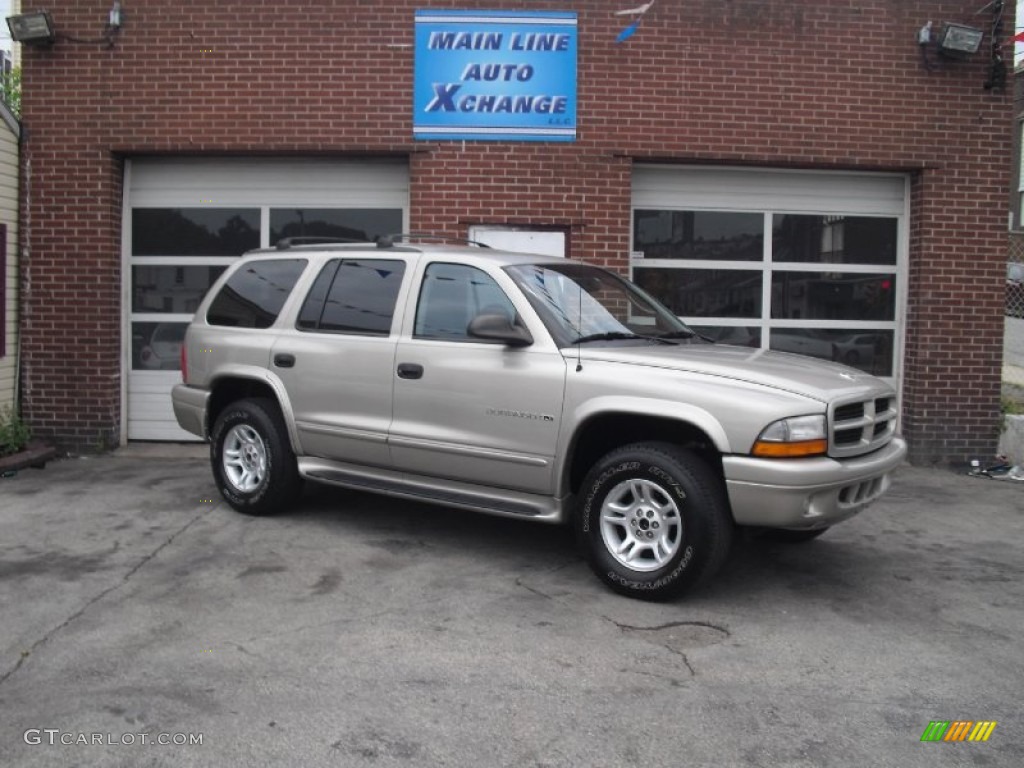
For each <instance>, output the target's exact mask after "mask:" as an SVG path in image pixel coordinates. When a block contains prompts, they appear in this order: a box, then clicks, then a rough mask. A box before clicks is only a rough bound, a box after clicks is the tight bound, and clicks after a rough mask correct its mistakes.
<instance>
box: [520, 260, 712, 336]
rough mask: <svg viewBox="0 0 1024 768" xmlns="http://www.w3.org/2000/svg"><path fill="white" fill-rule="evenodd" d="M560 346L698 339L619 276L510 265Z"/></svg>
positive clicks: (570, 267)
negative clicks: (627, 341) (637, 340)
mask: <svg viewBox="0 0 1024 768" xmlns="http://www.w3.org/2000/svg"><path fill="white" fill-rule="evenodd" d="M505 271H506V272H508V274H509V275H510V276H511V277H512V279H513V280H515V282H516V284H517V285H518V286H519V288H520V289H521V290H522V291H523V293H524V294H526V297H527V299H529V301H530V303H531V304H532V305H533V308H534V309H536V310H537V313H538V314H539V315H540V317H541V319H542V320H543V321H544V324H545V325H546V326H547V328H548V330H549V331H550V332H551V335H552V336H553V337H554V339H555V342H556V343H557V344H558V345H559V346H560V347H566V346H570V345H572V344H577V343H580V342H587V341H613V340H618V339H634V338H640V339H656V340H659V341H667V340H669V339H673V340H677V339H688V338H695V337H696V334H695V333H694V332H693V331H691V330H690V329H689V328H687V327H686V325H685V324H684V323H683V322H682V321H681V320H679V319H678V318H677V317H676V316H675V315H673V314H672V313H671V312H670V311H669V310H667V309H666V308H665V307H664V306H662V305H661V304H659V303H658V302H657V301H656V300H655V299H653V298H651V297H650V296H648V295H647V294H646V293H644V292H643V291H642V290H640V289H639V288H638V287H637V286H635V285H633V284H632V283H630V282H629V281H627V280H623V279H622V278H621V277H619V276H618V275H616V274H613V273H611V272H608V271H607V270H604V269H600V268H599V267H592V266H589V265H587V264H579V263H575V262H566V263H565V264H524V265H520V266H512V267H506V268H505Z"/></svg>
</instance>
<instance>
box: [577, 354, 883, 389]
mask: <svg viewBox="0 0 1024 768" xmlns="http://www.w3.org/2000/svg"><path fill="white" fill-rule="evenodd" d="M563 352H564V354H565V356H566V358H568V359H570V360H574V359H575V358H576V355H577V353H576V349H575V348H572V349H565V350H563ZM579 355H580V359H581V361H582V363H583V365H584V366H585V365H586V363H587V361H602V362H606V363H621V364H622V365H634V366H647V367H653V368H661V369H670V370H677V371H680V372H686V373H693V374H698V375H703V376H715V377H720V378H724V379H732V380H734V381H742V382H747V383H749V384H755V385H759V386H763V387H770V388H772V389H778V390H782V391H785V392H792V393H794V394H798V395H802V396H804V397H809V398H812V399H814V400H819V401H821V402H829V401H830V400H835V399H836V398H841V397H844V396H847V395H850V396H853V395H861V394H864V393H866V392H891V391H892V388H891V387H890V386H889V385H888V384H886V383H885V382H883V381H881V380H880V379H878V378H877V377H875V376H872V375H870V374H867V373H864V372H863V371H860V370H857V369H856V368H850V367H848V366H845V365H840V364H838V363H830V362H827V361H825V360H818V359H816V358H813V357H805V356H803V355H793V354H789V353H786V352H772V351H770V350H765V349H750V348H748V347H733V346H729V345H725V344H680V345H677V346H668V345H657V346H654V345H651V344H647V343H638V342H626V343H622V342H612V343H609V344H601V345H597V344H592V345H591V344H588V345H584V346H583V347H582V348H581V349H580V351H579Z"/></svg>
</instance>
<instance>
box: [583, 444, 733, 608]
mask: <svg viewBox="0 0 1024 768" xmlns="http://www.w3.org/2000/svg"><path fill="white" fill-rule="evenodd" d="M575 525H576V532H577V536H578V537H579V540H580V543H581V545H582V546H583V549H584V552H585V553H586V556H587V560H588V562H589V563H590V567H591V568H592V569H593V570H594V573H596V574H597V576H598V578H600V579H601V580H602V581H603V582H604V583H605V584H607V585H608V586H609V587H611V588H612V589H613V590H615V591H616V592H619V593H621V594H624V595H628V596H630V597H638V598H641V599H644V600H664V599H667V598H670V597H674V596H676V595H678V594H681V593H682V592H684V591H685V590H687V589H689V588H690V587H692V586H694V585H695V584H697V583H698V582H699V581H702V580H705V579H708V578H710V577H711V576H713V575H714V573H715V572H716V571H718V569H719V568H720V567H721V566H722V564H723V563H724V562H725V559H726V557H727V556H728V553H729V548H730V545H731V543H732V535H733V522H732V516H731V515H730V513H729V508H728V503H727V502H726V498H725V491H724V488H723V487H722V483H721V480H720V479H719V478H718V477H717V476H716V475H715V473H714V472H712V471H711V469H710V467H708V465H707V464H706V463H705V462H704V461H703V460H702V459H701V458H700V457H698V456H697V455H695V454H694V453H692V452H690V451H687V450H684V449H682V448H678V447H676V446H674V445H670V444H666V443H637V444H634V445H628V446H625V447H623V448H619V449H617V450H615V451H612V452H611V453H609V454H608V455H607V456H605V457H604V458H603V459H601V461H599V462H598V463H597V464H596V465H594V467H593V468H592V469H591V470H590V472H589V473H588V474H587V477H586V478H585V479H584V481H583V486H582V488H581V490H580V501H579V506H578V508H577V514H576V517H575Z"/></svg>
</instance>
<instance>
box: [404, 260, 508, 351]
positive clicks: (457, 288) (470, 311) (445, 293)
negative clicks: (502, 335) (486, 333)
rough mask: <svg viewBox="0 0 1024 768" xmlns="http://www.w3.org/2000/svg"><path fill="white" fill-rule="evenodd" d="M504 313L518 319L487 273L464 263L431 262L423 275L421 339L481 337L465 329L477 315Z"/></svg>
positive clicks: (419, 313)
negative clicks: (470, 334) (471, 334)
mask: <svg viewBox="0 0 1024 768" xmlns="http://www.w3.org/2000/svg"><path fill="white" fill-rule="evenodd" d="M482 314H488V315H492V314H493V315H505V316H506V317H508V319H509V321H510V322H515V319H516V310H515V307H514V306H513V305H512V302H511V301H509V300H508V297H507V296H506V295H505V293H504V291H502V290H501V288H500V287H498V284H497V283H495V282H494V280H492V279H491V278H490V277H489V276H488V275H487V274H486V273H484V272H482V271H481V270H479V269H476V268H475V267H467V266H464V265H461V264H440V263H438V264H431V265H430V266H428V267H427V271H426V274H425V275H424V276H423V286H422V288H421V289H420V300H419V306H417V308H416V326H415V328H414V330H413V335H415V336H416V337H417V338H420V339H445V340H448V341H480V339H473V338H471V337H470V336H469V334H468V333H467V332H466V327H467V326H468V325H469V322H470V321H471V320H472V319H473V318H474V317H476V316H477V315H482Z"/></svg>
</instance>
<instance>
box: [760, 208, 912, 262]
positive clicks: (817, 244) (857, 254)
mask: <svg viewBox="0 0 1024 768" xmlns="http://www.w3.org/2000/svg"><path fill="white" fill-rule="evenodd" d="M772 258H773V259H774V260H775V261H800V262H807V261H815V262H823V263H826V264H895V263H896V219H891V218H889V219H887V218H871V217H867V216H795V215H791V214H787V215H781V214H775V215H774V216H773V217H772Z"/></svg>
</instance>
